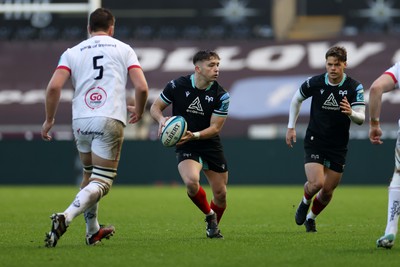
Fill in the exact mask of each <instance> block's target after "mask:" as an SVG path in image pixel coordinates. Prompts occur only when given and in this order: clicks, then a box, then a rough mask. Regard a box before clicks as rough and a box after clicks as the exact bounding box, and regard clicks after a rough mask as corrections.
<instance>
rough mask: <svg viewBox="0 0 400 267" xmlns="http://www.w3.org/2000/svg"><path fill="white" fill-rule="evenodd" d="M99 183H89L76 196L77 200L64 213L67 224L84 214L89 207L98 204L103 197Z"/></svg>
mask: <svg viewBox="0 0 400 267" xmlns="http://www.w3.org/2000/svg"><path fill="white" fill-rule="evenodd" d="M101 192H102V191H101V188H100V187H99V184H98V183H89V184H88V185H87V186H85V187H84V188H83V189H82V190H81V191H79V193H78V194H77V195H76V197H75V200H74V201H73V202H72V203H71V205H69V207H68V208H67V209H66V210H65V211H64V215H65V223H66V224H67V225H69V224H70V223H71V222H72V220H73V219H74V218H75V217H76V216H78V215H80V214H81V213H83V212H84V211H85V210H86V209H87V208H88V207H91V206H93V205H94V204H96V203H97V202H98V201H99V200H100V198H101V197H102V193H101Z"/></svg>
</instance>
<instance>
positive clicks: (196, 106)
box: [186, 97, 204, 115]
mask: <svg viewBox="0 0 400 267" xmlns="http://www.w3.org/2000/svg"><path fill="white" fill-rule="evenodd" d="M186 112H188V113H194V114H200V115H204V112H203V107H202V106H201V103H200V98H199V97H196V99H195V100H193V102H192V103H191V104H190V105H189V107H188V108H187V110H186Z"/></svg>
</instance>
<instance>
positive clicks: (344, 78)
mask: <svg viewBox="0 0 400 267" xmlns="http://www.w3.org/2000/svg"><path fill="white" fill-rule="evenodd" d="M346 78H347V75H346V73H343V78H342V81H341V82H340V83H339V84H331V83H330V82H329V77H328V73H325V84H326V85H331V86H339V87H340V86H342V85H343V83H344V81H345V80H346Z"/></svg>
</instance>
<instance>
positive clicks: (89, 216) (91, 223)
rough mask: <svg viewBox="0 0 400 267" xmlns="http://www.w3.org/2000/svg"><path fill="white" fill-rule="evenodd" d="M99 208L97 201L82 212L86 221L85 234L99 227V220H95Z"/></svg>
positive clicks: (93, 232) (94, 231)
mask: <svg viewBox="0 0 400 267" xmlns="http://www.w3.org/2000/svg"><path fill="white" fill-rule="evenodd" d="M98 209H99V202H97V203H96V204H94V205H93V206H91V207H89V208H88V209H87V210H85V212H84V216H85V222H86V234H88V235H93V234H95V233H97V232H98V231H99V229H100V225H99V222H98V220H97V211H98Z"/></svg>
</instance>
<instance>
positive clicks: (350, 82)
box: [286, 46, 365, 232]
mask: <svg viewBox="0 0 400 267" xmlns="http://www.w3.org/2000/svg"><path fill="white" fill-rule="evenodd" d="M325 59H326V62H325V68H326V73H324V74H321V75H317V76H313V77H311V78H309V79H307V80H306V81H305V82H304V83H303V84H302V85H301V87H300V88H299V89H298V90H297V91H296V93H295V94H294V96H293V98H292V101H291V104H290V111H289V123H288V129H287V132H286V144H287V145H288V146H289V147H290V148H291V147H293V143H295V142H296V128H295V125H296V121H297V118H298V115H299V111H300V107H301V104H302V102H303V101H304V100H305V99H307V98H309V97H311V99H312V101H311V110H310V118H309V123H308V127H307V130H306V135H305V138H304V152H305V156H304V163H305V165H304V169H305V173H306V176H307V182H306V183H305V184H304V195H303V198H302V200H301V202H300V204H299V206H298V208H297V211H296V215H295V221H296V223H297V224H298V225H303V224H304V225H305V227H306V231H307V232H316V231H317V230H316V224H315V219H316V217H317V216H318V215H319V214H320V213H321V211H322V210H323V209H324V208H325V207H326V206H327V205H328V204H329V202H330V200H331V199H332V196H333V191H334V190H335V188H336V187H337V186H338V185H339V183H340V180H341V178H342V175H343V171H344V166H345V163H346V154H347V145H348V142H349V130H350V123H351V122H354V123H356V124H358V125H361V124H362V123H363V122H364V120H365V102H364V88H363V86H362V84H361V83H360V82H358V81H356V80H354V79H352V78H351V77H349V76H347V75H346V73H345V72H344V71H345V69H346V67H347V52H346V49H345V48H344V47H338V46H334V47H332V48H330V49H329V50H328V51H327V52H326V54H325ZM314 196H315V197H314ZM310 206H311V209H310V211H309V208H310Z"/></svg>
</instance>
